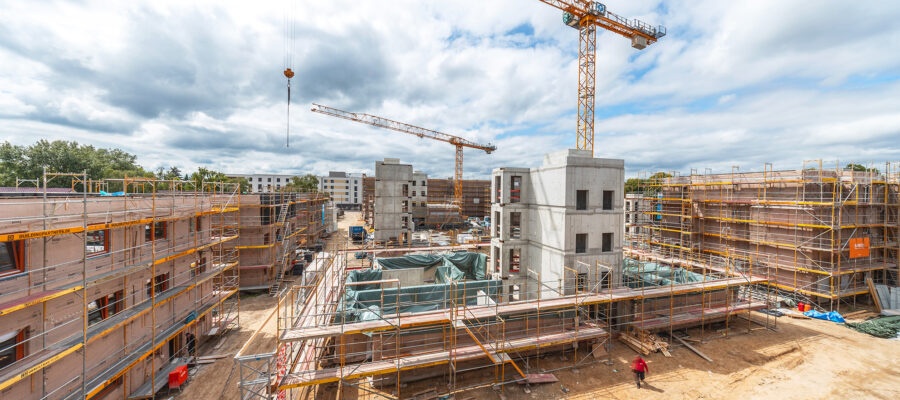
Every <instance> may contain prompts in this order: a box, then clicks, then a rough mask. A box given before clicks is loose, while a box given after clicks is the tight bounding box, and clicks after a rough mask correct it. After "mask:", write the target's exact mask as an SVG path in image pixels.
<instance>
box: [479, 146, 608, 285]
mask: <svg viewBox="0 0 900 400" xmlns="http://www.w3.org/2000/svg"><path fill="white" fill-rule="evenodd" d="M624 166H625V163H624V161H623V160H614V159H604V158H593V157H592V156H591V152H590V151H585V150H574V149H570V150H563V151H559V152H555V153H550V154H547V155H546V156H545V157H544V160H543V165H541V166H539V167H535V168H498V169H495V170H494V171H493V173H492V186H491V193H492V194H493V198H492V203H493V204H492V206H491V210H492V214H493V218H492V220H491V221H492V225H491V237H492V238H491V260H492V266H491V272H492V273H494V274H495V276H499V277H501V278H502V279H504V280H507V284H506V285H505V287H506V288H508V289H510V291H511V292H515V291H516V290H518V288H519V284H520V283H523V282H524V281H525V280H527V278H532V279H536V280H538V281H540V282H541V283H542V284H546V285H551V286H553V285H556V284H557V282H563V281H567V280H574V279H576V278H577V279H578V281H579V282H580V284H582V285H593V284H595V283H596V282H590V281H589V279H593V278H594V275H592V274H591V273H590V272H591V271H590V269H591V268H595V267H596V265H598V263H599V264H603V265H608V266H616V268H621V267H620V266H621V265H622V242H623V240H622V239H623V238H622V233H621V232H622V224H623V203H624V198H625V197H624V196H623V190H624ZM573 275H575V276H573ZM597 276H599V275H597ZM605 276H608V275H605ZM612 276H613V278H614V279H619V278H618V277H620V276H621V274H620V273H613V274H612ZM610 284H612V285H613V286H615V285H616V284H617V283H616V282H605V285H610ZM570 290H571V289H570ZM554 293H556V294H554ZM559 294H560V293H559V292H553V291H550V292H548V293H546V294H545V295H546V296H555V295H559ZM566 294H569V293H566Z"/></svg>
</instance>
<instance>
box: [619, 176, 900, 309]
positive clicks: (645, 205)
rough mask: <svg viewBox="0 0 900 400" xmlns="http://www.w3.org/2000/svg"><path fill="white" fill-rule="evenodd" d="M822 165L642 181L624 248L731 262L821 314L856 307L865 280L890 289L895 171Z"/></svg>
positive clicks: (897, 265) (899, 180) (894, 269)
mask: <svg viewBox="0 0 900 400" xmlns="http://www.w3.org/2000/svg"><path fill="white" fill-rule="evenodd" d="M825 165H826V163H823V162H822V161H821V160H813V161H804V162H803V164H802V166H801V168H800V169H796V170H780V171H774V170H773V169H772V166H771V164H765V167H764V168H763V171H762V172H741V171H740V170H739V168H738V167H733V168H732V171H731V172H730V173H718V174H713V173H711V172H710V171H706V173H704V174H699V173H697V172H696V171H691V173H690V174H689V175H684V176H680V175H678V174H677V173H668V174H666V175H668V177H665V176H664V175H659V174H656V175H654V176H655V177H656V178H654V179H650V178H642V179H641V182H642V183H643V185H642V187H641V189H640V191H639V193H638V195H639V196H640V201H639V202H638V203H637V204H640V210H639V213H640V218H639V220H640V223H638V224H637V225H638V226H639V227H640V228H639V229H637V230H636V231H635V230H634V229H633V231H634V232H631V233H630V234H629V237H628V241H629V243H630V247H629V248H630V249H632V250H636V251H643V252H646V253H650V254H653V255H655V256H661V257H671V258H678V259H685V260H701V259H702V260H703V262H710V261H711V260H712V262H714V264H713V265H719V266H722V265H724V264H726V263H727V264H733V265H735V266H736V268H739V269H741V270H744V271H751V270H752V271H753V273H755V274H759V275H762V276H766V277H769V278H770V279H769V282H768V285H771V286H772V288H773V289H775V290H776V291H777V293H778V294H779V295H782V296H784V297H788V298H798V299H802V300H805V301H807V302H814V303H817V304H819V305H820V306H822V307H823V308H825V309H829V310H838V311H840V309H841V305H842V304H844V305H847V304H851V305H854V306H855V302H856V299H857V297H858V296H859V295H864V294H867V293H868V287H867V286H866V278H867V277H870V278H872V279H873V280H874V281H875V282H879V283H889V284H894V285H896V284H897V278H898V272H900V256H898V253H900V251H898V250H900V242H898V240H897V235H898V226H900V224H898V214H900V200H898V186H900V185H898V184H900V171H898V165H900V164H898V163H886V164H885V165H884V170H883V171H877V170H876V169H875V168H872V166H871V165H870V166H868V167H864V168H858V169H863V170H861V171H855V170H852V169H849V168H842V167H841V166H840V164H839V163H835V164H834V166H833V167H830V168H829V167H826V166H825ZM711 256H716V257H712V258H710V257H711ZM748 273H749V272H748Z"/></svg>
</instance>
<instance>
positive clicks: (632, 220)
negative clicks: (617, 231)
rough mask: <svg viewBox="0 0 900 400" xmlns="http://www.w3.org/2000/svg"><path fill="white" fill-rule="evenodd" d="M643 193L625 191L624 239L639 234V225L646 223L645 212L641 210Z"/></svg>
mask: <svg viewBox="0 0 900 400" xmlns="http://www.w3.org/2000/svg"><path fill="white" fill-rule="evenodd" d="M643 201H644V195H643V194H641V193H627V194H626V195H625V239H626V240H628V239H629V238H630V237H631V236H637V235H640V234H641V227H642V226H644V225H646V218H648V216H647V214H644V213H642V212H641V210H642V209H643V208H644V207H643Z"/></svg>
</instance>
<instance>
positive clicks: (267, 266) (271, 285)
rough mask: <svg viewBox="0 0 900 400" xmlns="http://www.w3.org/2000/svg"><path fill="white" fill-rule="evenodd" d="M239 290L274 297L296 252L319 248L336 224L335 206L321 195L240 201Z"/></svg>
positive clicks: (272, 195)
mask: <svg viewBox="0 0 900 400" xmlns="http://www.w3.org/2000/svg"><path fill="white" fill-rule="evenodd" d="M240 197H241V199H240V200H241V201H240V238H239V243H238V246H237V249H238V250H239V251H240V260H241V266H240V274H241V290H268V291H269V292H270V293H273V294H274V293H275V292H276V291H277V290H278V287H279V286H280V285H281V283H282V282H283V280H284V279H285V274H286V273H287V272H288V271H290V270H291V267H292V265H293V263H294V261H296V254H297V250H300V249H310V250H315V249H316V247H321V245H322V237H324V236H325V235H326V234H327V233H328V230H327V228H328V226H329V225H332V224H333V223H334V221H333V220H334V206H333V203H332V202H331V201H330V199H329V197H328V196H327V195H325V194H324V193H319V192H310V193H303V192H274V193H260V194H244V195H241V196H240Z"/></svg>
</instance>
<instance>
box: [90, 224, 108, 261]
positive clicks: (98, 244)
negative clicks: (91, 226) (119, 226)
mask: <svg viewBox="0 0 900 400" xmlns="http://www.w3.org/2000/svg"><path fill="white" fill-rule="evenodd" d="M86 235H87V243H86V244H85V251H86V252H87V255H88V257H90V256H96V255H100V254H106V253H109V229H101V230H96V231H88V232H87V233H86Z"/></svg>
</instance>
